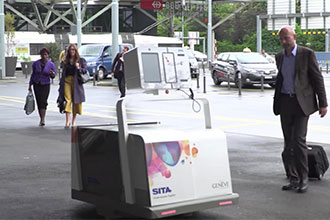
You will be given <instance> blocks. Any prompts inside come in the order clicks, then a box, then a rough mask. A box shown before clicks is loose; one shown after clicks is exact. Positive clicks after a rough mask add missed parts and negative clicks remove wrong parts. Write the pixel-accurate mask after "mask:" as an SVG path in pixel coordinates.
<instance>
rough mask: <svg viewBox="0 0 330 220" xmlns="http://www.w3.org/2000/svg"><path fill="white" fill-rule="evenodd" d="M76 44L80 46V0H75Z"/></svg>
mask: <svg viewBox="0 0 330 220" xmlns="http://www.w3.org/2000/svg"><path fill="white" fill-rule="evenodd" d="M77 44H78V45H77V46H78V48H79V47H80V46H81V0H77Z"/></svg>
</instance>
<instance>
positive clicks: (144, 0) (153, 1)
mask: <svg viewBox="0 0 330 220" xmlns="http://www.w3.org/2000/svg"><path fill="white" fill-rule="evenodd" d="M141 8H144V9H154V10H161V9H163V0H141Z"/></svg>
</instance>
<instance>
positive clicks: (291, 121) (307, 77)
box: [273, 26, 328, 193]
mask: <svg viewBox="0 0 330 220" xmlns="http://www.w3.org/2000/svg"><path fill="white" fill-rule="evenodd" d="M279 37H280V42H281V44H282V46H283V48H284V51H283V52H280V53H278V54H277V55H276V56H275V58H276V65H277V68H278V76H277V80H276V87H275V96H274V106H273V108H274V109H273V110H274V113H275V115H280V118H281V125H282V131H283V136H284V150H283V152H282V159H283V164H284V167H285V171H286V174H287V177H288V179H289V181H290V182H289V184H287V185H284V186H283V187H282V190H296V191H297V192H301V193H304V192H306V191H307V189H308V157H307V150H308V149H307V145H306V135H307V125H308V119H309V115H311V114H313V113H314V112H316V111H317V110H318V111H319V114H320V116H321V117H324V116H325V115H326V113H327V106H328V104H327V98H326V92H325V88H324V81H323V77H322V74H321V73H320V71H319V69H318V65H317V61H316V58H315V54H314V52H313V51H312V50H311V49H308V48H305V47H301V46H297V44H296V38H297V36H296V34H295V32H294V29H293V28H292V27H290V26H285V27H283V28H281V30H280V31H279Z"/></svg>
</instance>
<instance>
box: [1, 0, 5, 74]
mask: <svg viewBox="0 0 330 220" xmlns="http://www.w3.org/2000/svg"><path fill="white" fill-rule="evenodd" d="M0 77H1V79H4V78H5V77H6V59H5V6H4V0H0Z"/></svg>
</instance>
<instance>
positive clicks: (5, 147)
mask: <svg viewBox="0 0 330 220" xmlns="http://www.w3.org/2000/svg"><path fill="white" fill-rule="evenodd" d="M16 75H17V77H16V79H6V80H0V98H1V99H0V112H1V114H0V124H1V126H0V176H1V180H0V185H1V188H0V204H1V205H0V219H103V216H100V215H98V213H97V211H96V208H95V206H93V205H91V204H87V203H84V202H80V201H76V200H73V199H71V188H70V187H71V179H70V177H71V176H70V175H71V174H70V169H71V166H70V162H71V161H70V160H71V152H70V151H71V131H70V130H66V129H64V128H63V126H64V115H60V114H59V113H58V112H56V109H50V110H49V111H47V121H46V126H45V127H38V126H37V125H38V116H37V114H33V115H30V116H26V115H25V114H24V111H23V105H24V94H26V89H27V79H25V77H24V76H22V74H21V73H19V72H18V73H17V74H16ZM54 85H56V82H55V83H54ZM8 87H12V90H10V91H11V93H12V94H7V93H5V92H4V91H7V89H8ZM5 88H6V90H5ZM91 88H92V84H91V83H89V85H86V87H85V89H86V90H89V89H91ZM54 90H55V88H54ZM104 91H105V90H104V89H103V88H99V89H96V91H95V93H96V94H97V95H98V96H100V97H99V100H100V102H101V100H104V101H103V103H109V102H112V101H113V100H115V99H116V98H117V96H118V94H119V93H118V91H117V88H116V87H113V88H110V89H108V90H107V91H114V92H113V94H114V95H111V97H108V96H106V95H104ZM102 94H103V96H101V95H102ZM10 95H14V96H20V97H22V98H20V99H18V98H17V99H12V98H10ZM112 96H113V97H112ZM6 97H7V98H6ZM55 98H56V93H54V94H51V97H50V99H52V100H54V99H55ZM6 99H7V101H6ZM52 106H54V103H52ZM52 106H51V107H52ZM52 108H53V107H52ZM111 120H115V119H113V118H111V117H109V118H108V120H107V122H108V121H111ZM104 121H105V119H104V118H102V117H95V115H92V114H86V116H85V117H81V118H79V122H80V123H81V124H101V123H104ZM226 135H227V141H228V151H229V160H230V168H231V175H232V184H233V191H234V192H236V193H238V194H239V195H240V199H239V203H238V204H237V205H233V206H226V207H221V208H214V209H209V210H203V211H199V212H194V213H192V214H189V215H180V216H176V217H171V218H168V219H269V220H272V219H330V209H329V201H330V190H329V189H330V174H329V172H328V173H326V174H325V176H324V178H323V179H322V180H321V181H312V180H311V181H310V187H309V190H308V192H307V193H305V194H298V193H295V192H293V191H289V192H284V191H282V190H281V186H282V185H283V184H286V182H287V180H286V178H285V175H284V169H283V166H282V162H281V157H280V154H281V150H282V145H283V140H282V139H281V138H274V137H265V136H257V135H251V134H242V133H234V132H226ZM322 145H323V146H324V148H325V150H326V152H327V154H328V155H330V144H322ZM122 219H128V218H122Z"/></svg>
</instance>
